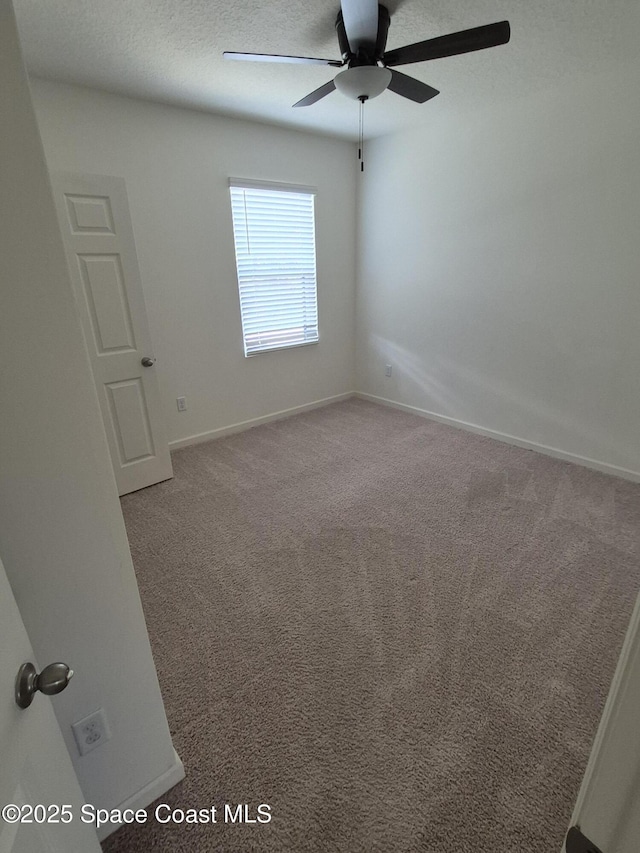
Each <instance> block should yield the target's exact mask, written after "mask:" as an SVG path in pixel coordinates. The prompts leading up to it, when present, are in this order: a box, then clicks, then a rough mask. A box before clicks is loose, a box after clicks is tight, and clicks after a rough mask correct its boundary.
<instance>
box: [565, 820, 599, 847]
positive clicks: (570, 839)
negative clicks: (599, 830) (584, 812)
mask: <svg viewBox="0 0 640 853" xmlns="http://www.w3.org/2000/svg"><path fill="white" fill-rule="evenodd" d="M564 844H565V848H566V851H567V853H602V850H601V849H600V848H599V847H596V845H595V844H594V843H593V841H589V839H588V838H587V836H586V835H583V834H582V833H581V832H580V827H578V826H572V827H571V829H570V830H569V832H568V833H567V838H566V840H565V842H564Z"/></svg>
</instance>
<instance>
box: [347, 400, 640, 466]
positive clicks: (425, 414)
mask: <svg viewBox="0 0 640 853" xmlns="http://www.w3.org/2000/svg"><path fill="white" fill-rule="evenodd" d="M354 396H356V397H359V398H360V399H361V400H369V401H370V402H371V403H380V404H381V405H383V406H390V407H391V408H392V409H400V410H401V411H403V412H410V413H411V414H412V415H419V416H420V417H422V418H428V419H429V420H432V421H438V422H439V423H443V424H448V425H449V426H453V427H457V428H458V429H464V430H467V431H468V432H475V433H478V434H479V435H486V436H488V437H489V438H495V439H496V440H497V441H504V442H505V443H506V444H513V445H515V446H516V447H524V448H525V449H526V450H535V451H536V452H538V453H543V454H544V455H545V456H553V457H554V458H555V459H562V460H564V461H565V462H573V463H574V464H576V465H583V466H584V467H585V468H593V469H594V470H595V471H601V472H602V473H603V474H611V475H612V476H614V477H622V478H624V479H625V480H632V481H633V482H634V483H640V472H638V471H630V470H628V469H627V468H620V467H618V466H617V465H610V464H609V463H608V462H600V461H599V460H597V459H589V458H588V457H586V456H579V455H578V454H577V453H569V452H568V451H566V450H558V448H557V447H548V446H547V445H546V444H538V443H537V442H535V441H528V440H527V439H526V438H518V437H517V436H515V435H509V434H508V433H505V432H498V431H497V430H494V429H487V428H486V427H481V426H478V425H477V424H470V423H467V422H466V421H460V420H458V419H457V418H450V417H448V416H447V415H439V414H437V413H436V412H429V411H427V410H426V409H419V408H418V407H417V406H408V405H406V404H405V403H397V402H396V401H395V400H388V399H386V398H385V397H377V396H376V395H375V394H365V393H363V392H360V391H356V393H355V395H354Z"/></svg>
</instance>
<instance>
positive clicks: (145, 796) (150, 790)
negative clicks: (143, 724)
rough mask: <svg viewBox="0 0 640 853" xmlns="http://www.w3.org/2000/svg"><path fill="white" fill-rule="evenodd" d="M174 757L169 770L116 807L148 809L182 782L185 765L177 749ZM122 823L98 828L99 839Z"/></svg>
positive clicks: (102, 838) (109, 833) (122, 808)
mask: <svg viewBox="0 0 640 853" xmlns="http://www.w3.org/2000/svg"><path fill="white" fill-rule="evenodd" d="M173 757H174V763H173V764H172V765H171V767H170V768H169V769H168V770H167V771H165V772H164V773H162V774H161V775H160V776H158V777H157V778H156V779H153V780H152V781H151V782H149V784H148V785H145V786H144V788H141V789H140V790H139V791H136V793H135V794H133V795H132V796H131V797H128V798H127V799H126V800H125V801H124V802H122V803H120V805H118V806H114V808H115V809H118V811H120V812H122V811H124V809H133V810H134V811H135V810H136V809H146V807H147V806H149V805H150V804H151V803H152V802H153V801H154V800H157V799H158V797H161V796H162V795H163V794H166V793H167V791H168V790H170V789H171V788H173V786H174V785H177V784H178V782H181V781H182V780H183V779H184V766H183V764H182V761H181V760H180V756H179V755H178V753H177V752H176V751H175V749H174V750H173ZM121 825H122V824H120V823H108V824H105V825H104V826H101V827H100V829H99V830H98V840H99V841H104V839H105V838H106V837H107V836H108V835H111V833H112V832H115V831H116V829H118V828H119V827H120V826H121Z"/></svg>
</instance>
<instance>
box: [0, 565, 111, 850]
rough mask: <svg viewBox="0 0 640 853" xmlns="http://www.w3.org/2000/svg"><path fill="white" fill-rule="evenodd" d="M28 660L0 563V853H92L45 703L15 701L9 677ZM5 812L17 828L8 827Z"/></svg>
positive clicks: (91, 836) (92, 839)
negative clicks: (0, 684)
mask: <svg viewBox="0 0 640 853" xmlns="http://www.w3.org/2000/svg"><path fill="white" fill-rule="evenodd" d="M28 661H32V662H34V663H35V660H34V657H33V649H32V648H31V643H30V642H29V638H28V636H27V632H26V630H25V627H24V625H23V623H22V619H21V617H20V612H19V610H18V606H17V604H16V601H15V599H14V597H13V593H12V592H11V587H10V586H9V581H8V580H7V575H6V574H5V571H4V567H3V566H2V563H1V562H0V673H1V674H2V679H3V687H2V690H1V691H0V697H1V698H0V808H4V809H6V808H7V806H9V809H8V813H6V814H5V815H3V816H2V817H0V853H100V845H99V844H98V839H97V836H96V833H95V831H94V829H93V827H92V826H91V824H90V823H83V822H82V820H81V808H82V806H83V804H84V799H83V797H82V792H81V791H80V786H79V785H78V780H77V779H76V775H75V773H74V770H73V766H72V764H71V759H70V758H69V755H68V753H67V749H66V747H65V745H64V741H63V739H62V734H61V732H60V728H59V727H58V722H57V720H56V718H55V715H54V713H53V708H52V707H51V701H52V700H51V699H49V697H48V696H43V695H42V694H41V693H36V695H35V697H34V698H33V702H32V704H31V705H30V706H29V707H28V708H25V709H24V710H21V709H20V708H18V706H17V705H16V703H15V700H14V696H13V685H14V679H15V676H16V674H17V672H18V669H19V667H20V666H21V664H23V663H27V662H28ZM47 663H53V661H47ZM73 684H74V682H73V680H72V681H71V682H70V683H69V686H68V688H67V689H68V690H72V689H73ZM54 701H55V699H54ZM11 806H16V808H17V809H19V810H20V813H21V818H22V820H23V821H24V822H12V821H14V820H15V816H16V809H13V810H12V809H11ZM36 806H45V810H44V811H43V810H42V808H37V809H36V808H35V807H36ZM56 806H67V808H66V809H64V810H62V809H60V811H58V810H57V808H55V807H56ZM52 807H53V808H52Z"/></svg>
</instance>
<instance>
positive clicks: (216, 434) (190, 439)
mask: <svg viewBox="0 0 640 853" xmlns="http://www.w3.org/2000/svg"><path fill="white" fill-rule="evenodd" d="M354 393H355V392H353V391H346V392H345V393H344V394H336V395H335V396H333V397H325V398H324V399H323V400H314V401H313V402H311V403H305V404H304V405H302V406H294V407H293V408H292V409H283V410H282V411H280V412H271V413H270V414H268V415H262V416H261V417H259V418H251V420H248V421H241V422H240V423H237V424H230V425H229V426H225V427H219V428H218V429H211V430H208V431H207V432H200V433H198V434H197V435H189V436H187V437H186V438H178V439H176V440H175V441H170V442H169V449H170V450H178V449H179V448H180V447H188V446H189V445H190V444H200V443H201V442H203V441H211V439H212V438H222V437H223V436H225V435H233V433H236V432H244V430H246V429H251V428H252V427H255V426H260V424H266V423H269V422H270V421H279V420H281V419H282V418H289V417H291V415H299V414H301V413H302V412H309V411H311V409H319V408H320V407H321V406H328V405H330V404H331V403H339V402H340V401H341V400H348V399H349V398H350V397H353V396H354Z"/></svg>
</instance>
